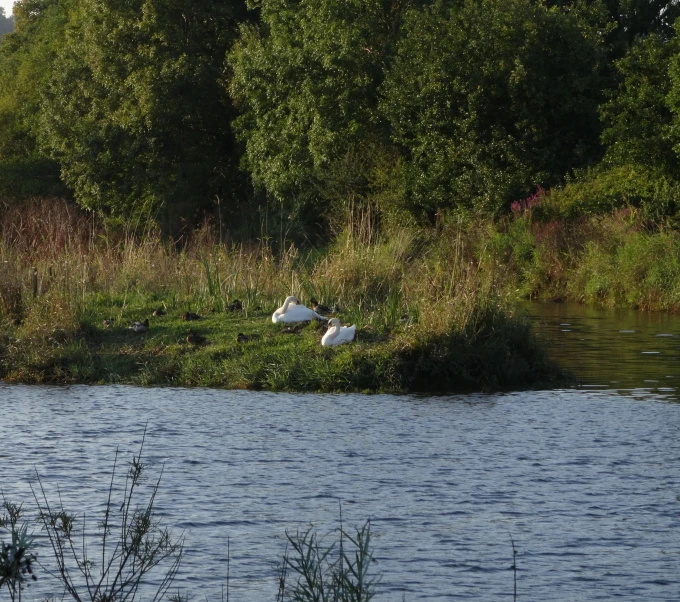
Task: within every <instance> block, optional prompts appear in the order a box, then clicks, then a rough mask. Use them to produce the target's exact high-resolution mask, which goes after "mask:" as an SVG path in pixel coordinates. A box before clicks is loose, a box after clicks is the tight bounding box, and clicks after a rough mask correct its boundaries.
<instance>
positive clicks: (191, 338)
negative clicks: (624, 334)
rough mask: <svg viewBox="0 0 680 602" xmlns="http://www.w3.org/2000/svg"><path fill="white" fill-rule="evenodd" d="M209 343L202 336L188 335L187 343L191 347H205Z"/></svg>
mask: <svg viewBox="0 0 680 602" xmlns="http://www.w3.org/2000/svg"><path fill="white" fill-rule="evenodd" d="M207 342H208V339H206V338H205V337H204V336H203V335H202V334H196V333H195V332H190V333H189V334H188V335H187V343H189V344H190V345H205V344H206V343H207Z"/></svg>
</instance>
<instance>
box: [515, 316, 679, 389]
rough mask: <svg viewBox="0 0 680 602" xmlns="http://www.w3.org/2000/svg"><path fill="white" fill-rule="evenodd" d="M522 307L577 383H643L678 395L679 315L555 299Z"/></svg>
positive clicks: (613, 385)
mask: <svg viewBox="0 0 680 602" xmlns="http://www.w3.org/2000/svg"><path fill="white" fill-rule="evenodd" d="M523 309H524V310H525V311H526V312H527V313H528V314H529V315H530V316H531V318H532V322H533V324H534V325H535V329H536V330H537V331H538V332H539V333H540V334H542V335H543V336H545V337H547V338H548V340H549V341H550V349H551V353H552V354H553V356H554V357H555V359H556V360H557V361H558V362H560V364H561V365H563V366H565V367H567V368H569V369H570V370H571V371H572V372H573V373H574V375H575V376H576V377H577V378H578V380H579V382H580V383H581V385H582V386H588V387H599V388H611V389H620V390H630V389H633V388H636V387H643V388H649V389H653V390H655V391H660V392H664V393H670V394H676V395H678V396H679V398H680V393H678V388H679V387H680V316H678V315H674V314H668V313H651V312H639V311H633V310H625V309H621V310H607V309H598V308H595V307H585V306H582V305H571V304H561V303H527V304H526V305H524V306H523Z"/></svg>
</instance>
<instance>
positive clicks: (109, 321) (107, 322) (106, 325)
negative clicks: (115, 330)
mask: <svg viewBox="0 0 680 602" xmlns="http://www.w3.org/2000/svg"><path fill="white" fill-rule="evenodd" d="M102 324H103V325H104V328H109V327H111V326H113V320H112V319H111V318H106V320H103V321H102Z"/></svg>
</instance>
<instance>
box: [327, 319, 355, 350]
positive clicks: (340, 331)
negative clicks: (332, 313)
mask: <svg viewBox="0 0 680 602" xmlns="http://www.w3.org/2000/svg"><path fill="white" fill-rule="evenodd" d="M356 332H357V327H356V326H355V325H354V324H352V326H340V320H338V319H337V318H331V319H330V321H329V322H328V332H326V334H325V335H323V338H322V339H321V344H322V345H323V346H324V347H330V346H331V345H342V344H343V343H349V342H350V341H353V340H354V335H355V334H356Z"/></svg>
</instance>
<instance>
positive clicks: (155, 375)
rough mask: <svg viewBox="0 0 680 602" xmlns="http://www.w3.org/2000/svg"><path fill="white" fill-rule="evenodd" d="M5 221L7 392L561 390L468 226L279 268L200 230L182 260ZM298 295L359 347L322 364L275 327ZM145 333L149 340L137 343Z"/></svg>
mask: <svg viewBox="0 0 680 602" xmlns="http://www.w3.org/2000/svg"><path fill="white" fill-rule="evenodd" d="M17 211H18V210H17ZM69 211H71V213H69ZM8 219H9V222H5V223H3V224H2V231H3V233H4V236H3V240H4V243H3V244H2V245H0V283H1V285H2V286H1V288H0V291H1V294H0V314H1V315H2V316H3V320H2V322H0V377H2V378H3V379H6V380H9V381H23V382H67V383H68V382H90V383H115V382H119V383H134V384H143V385H176V386H213V387H228V388H254V389H261V388H264V389H274V390H311V391H393V392H398V391H451V390H461V389H469V388H475V389H480V388H487V389H488V388H501V387H517V386H528V385H532V384H536V383H539V382H548V381H551V380H554V379H556V378H560V375H559V373H558V371H557V370H556V368H555V367H554V366H553V365H552V364H551V363H550V362H549V361H548V360H547V359H546V358H545V356H544V353H543V350H542V348H541V345H540V344H539V343H538V342H537V341H535V340H534V339H533V338H532V336H531V334H530V331H529V325H528V324H527V322H526V321H525V320H524V319H522V317H521V316H514V315H512V310H511V309H510V306H509V304H508V303H507V302H506V300H505V299H504V298H503V296H502V286H501V285H502V283H503V282H504V279H505V278H506V276H505V270H504V268H503V266H502V265H500V264H499V263H498V262H497V261H496V260H495V259H494V257H493V256H491V255H490V254H483V255H482V259H481V260H478V259H476V255H477V254H478V253H479V250H478V249H476V247H475V245H476V241H475V240H474V236H472V235H471V233H470V231H469V229H467V228H463V227H461V226H456V225H454V226H452V230H451V232H447V233H446V236H440V237H433V236H431V237H430V238H429V239H428V238H425V237H424V236H422V233H420V234H421V236H420V237H418V236H417V234H419V232H417V231H412V230H408V229H400V230H394V231H392V232H391V233H390V234H389V235H387V234H382V235H380V236H375V234H374V233H373V231H372V230H371V227H370V223H369V222H368V221H365V220H364V221H361V220H359V219H358V222H359V224H363V226H362V225H357V226H356V228H355V229H354V230H348V231H346V232H345V233H344V234H342V235H341V236H339V237H338V238H337V239H336V241H335V243H334V245H333V246H332V247H330V248H329V249H328V250H327V251H326V252H324V253H318V252H315V251H313V250H312V251H309V252H307V253H303V252H302V251H299V250H297V249H296V248H295V247H294V246H289V247H288V248H287V249H286V250H285V252H282V253H279V254H278V255H277V256H275V255H274V253H273V252H272V251H271V249H270V248H269V247H268V246H267V245H266V244H264V243H263V244H261V245H260V246H255V247H253V248H247V247H246V246H245V245H243V244H240V245H231V246H230V245H226V244H220V243H219V242H218V240H217V239H216V237H215V234H214V230H213V229H212V228H210V227H209V226H207V225H206V226H205V227H204V228H202V229H201V230H199V231H197V232H195V233H194V235H193V237H192V238H191V240H190V241H187V242H186V244H183V245H182V247H181V248H180V249H179V250H178V249H177V248H176V246H174V245H172V244H170V243H169V242H167V241H165V240H164V239H163V238H162V237H161V236H160V235H159V234H158V233H157V232H156V231H155V230H143V229H142V230H140V232H138V233H136V232H127V233H126V235H125V236H121V237H116V235H114V234H111V233H109V232H107V231H106V229H105V228H104V227H102V226H101V225H100V224H93V223H92V221H91V219H88V216H87V215H86V214H83V213H78V212H77V211H72V208H71V209H69V206H68V205H65V204H60V203H58V202H57V201H50V202H49V203H45V202H41V203H40V204H38V205H36V206H31V207H28V208H26V209H25V210H24V211H21V212H18V213H13V214H12V215H10V216H9V217H8ZM19 226H21V227H19ZM374 236H375V238H374ZM289 292H294V293H296V294H297V295H298V296H299V297H300V298H301V299H302V300H307V301H308V304H309V300H311V299H312V298H316V299H318V300H320V301H321V302H322V303H325V304H327V305H330V306H334V305H337V306H338V308H337V311H336V314H337V315H338V316H339V317H340V318H341V319H342V321H343V322H344V323H348V324H349V323H355V324H356V325H357V328H358V335H357V341H356V342H354V343H352V344H351V345H344V346H342V347H339V348H337V349H336V348H330V349H329V348H323V349H322V348H321V346H320V339H321V336H322V335H323V332H324V324H323V323H321V322H312V323H311V324H308V325H300V326H301V327H299V326H293V327H292V328H291V326H290V325H286V324H272V321H271V314H272V312H273V311H274V309H275V308H276V307H278V306H279V305H280V304H281V302H282V301H283V298H284V297H285V296H287V295H288V294H289ZM237 301H238V303H237ZM154 313H155V314H156V315H154ZM158 314H162V315H158ZM185 314H197V315H198V316H200V318H199V319H195V320H186V319H183V318H187V317H189V316H187V315H185ZM146 319H148V320H149V325H150V327H149V330H148V331H146V332H143V333H137V332H134V331H132V330H130V329H129V326H130V324H131V323H132V322H133V321H141V322H143V321H144V320H146ZM190 335H194V336H190ZM239 335H245V336H239Z"/></svg>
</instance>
